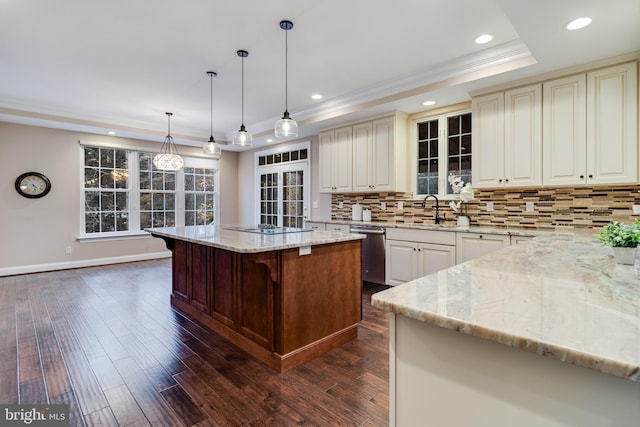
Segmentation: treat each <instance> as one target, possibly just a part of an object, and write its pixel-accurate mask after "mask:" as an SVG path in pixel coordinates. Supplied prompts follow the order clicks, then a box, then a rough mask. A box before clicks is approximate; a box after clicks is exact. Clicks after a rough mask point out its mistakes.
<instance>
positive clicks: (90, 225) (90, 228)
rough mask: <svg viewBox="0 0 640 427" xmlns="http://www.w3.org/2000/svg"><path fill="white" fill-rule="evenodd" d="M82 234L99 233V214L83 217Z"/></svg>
mask: <svg viewBox="0 0 640 427" xmlns="http://www.w3.org/2000/svg"><path fill="white" fill-rule="evenodd" d="M84 232H85V233H99V232H100V214H99V213H90V214H86V215H85V216H84Z"/></svg>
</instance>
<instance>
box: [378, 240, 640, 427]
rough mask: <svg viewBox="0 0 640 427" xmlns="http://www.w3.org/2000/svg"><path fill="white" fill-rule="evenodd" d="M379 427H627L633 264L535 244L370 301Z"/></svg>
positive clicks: (561, 243) (635, 387) (639, 371)
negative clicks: (376, 332)
mask: <svg viewBox="0 0 640 427" xmlns="http://www.w3.org/2000/svg"><path fill="white" fill-rule="evenodd" d="M372 304H373V305H374V306H375V307H378V308H381V309H383V310H386V311H389V312H390V313H391V324H390V377H391V378H390V387H391V389H390V425H392V426H403V427H404V426H417V425H448V426H468V425H475V426H485V425H492V426H493V425H518V426H581V427H584V426H637V425H639V424H640V262H639V261H638V259H637V258H636V265H635V266H624V265H617V264H616V263H615V261H614V260H613V257H612V256H611V249H610V248H605V247H601V246H600V245H599V243H598V241H597V238H596V237H595V236H594V235H591V234H559V233H558V234H547V235H543V236H540V237H537V238H536V239H534V240H533V241H531V242H528V243H525V244H520V245H515V246H510V247H508V248H505V249H502V250H499V251H496V252H493V253H490V254H488V255H486V256H483V257H481V258H477V259H474V260H472V261H468V262H465V263H463V264H459V265H457V266H455V267H452V268H449V269H446V270H442V271H440V272H437V273H435V274H432V275H429V276H425V277H423V278H420V279H417V280H414V281H412V282H408V283H406V284H403V285H399V286H396V287H394V288H391V289H388V290H385V291H383V292H380V293H377V294H374V295H373V297H372Z"/></svg>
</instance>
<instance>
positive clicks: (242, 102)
mask: <svg viewBox="0 0 640 427" xmlns="http://www.w3.org/2000/svg"><path fill="white" fill-rule="evenodd" d="M241 58H242V100H241V104H242V126H243V127H244V56H241Z"/></svg>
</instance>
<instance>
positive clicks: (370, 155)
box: [353, 115, 406, 193]
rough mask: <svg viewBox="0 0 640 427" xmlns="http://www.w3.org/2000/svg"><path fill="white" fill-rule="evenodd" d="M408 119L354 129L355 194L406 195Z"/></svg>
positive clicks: (396, 118) (394, 118)
mask: <svg viewBox="0 0 640 427" xmlns="http://www.w3.org/2000/svg"><path fill="white" fill-rule="evenodd" d="M405 120H406V118H405V117H403V116H400V115H394V116H391V117H385V118H382V119H378V120H373V121H369V122H365V123H360V124H356V125H354V126H353V162H354V163H353V191H354V192H358V193H360V192H363V193H364V192H379V191H405V189H406V165H405V162H406V151H405V146H406V144H404V141H405V138H406V135H405V133H406V122H405Z"/></svg>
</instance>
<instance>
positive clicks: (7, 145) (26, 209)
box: [0, 122, 238, 275]
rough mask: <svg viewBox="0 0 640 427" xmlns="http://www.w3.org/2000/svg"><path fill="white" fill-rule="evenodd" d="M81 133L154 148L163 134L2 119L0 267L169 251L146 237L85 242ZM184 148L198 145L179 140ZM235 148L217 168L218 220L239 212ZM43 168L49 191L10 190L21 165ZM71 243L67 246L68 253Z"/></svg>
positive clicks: (2, 270)
mask: <svg viewBox="0 0 640 427" xmlns="http://www.w3.org/2000/svg"><path fill="white" fill-rule="evenodd" d="M78 141H83V142H102V143H113V144H118V145H126V146H129V147H132V148H134V147H136V148H144V147H146V148H149V149H150V150H158V149H159V147H160V142H161V141H158V142H157V143H155V142H151V141H141V140H133V139H126V138H118V137H113V136H101V135H93V134H85V133H79V132H70V131H64V130H57V129H49V128H43V127H33V126H24V125H17V124H10V123H2V122H0V200H1V202H0V275H7V274H18V273H22V272H32V271H45V270H53V269H60V268H69V267H77V266H85V265H94V264H103V263H110V262H116V261H127V260H135V259H145V258H149V257H154V256H159V255H163V254H164V255H165V256H166V255H168V254H169V253H168V251H167V250H166V248H165V246H164V243H163V242H162V241H161V240H159V239H155V238H151V237H144V238H134V239H126V240H111V241H98V242H90V243H88V242H83V243H80V242H78V240H77V236H78V233H79V230H80V206H79V203H80V180H81V178H80V158H79V156H80V149H79V144H78ZM181 152H183V153H184V154H189V153H190V152H191V153H196V152H199V150H198V149H197V147H181ZM237 160H238V156H237V154H236V153H227V152H225V153H224V154H223V156H222V159H221V162H220V165H219V168H220V174H219V177H220V183H221V187H220V193H221V200H220V212H221V216H220V220H221V222H225V221H227V220H228V218H235V216H237V199H236V194H237V193H238V191H237V173H236V172H237ZM28 171H36V172H41V173H44V174H45V175H46V176H48V177H49V179H50V180H51V183H52V189H51V192H50V193H49V194H48V195H47V196H45V197H44V198H41V199H27V198H24V197H22V196H20V195H18V193H17V192H16V191H15V188H14V182H15V179H16V177H17V176H18V175H20V174H21V173H23V172H28ZM67 246H70V247H71V250H72V253H71V254H65V247H67Z"/></svg>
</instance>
